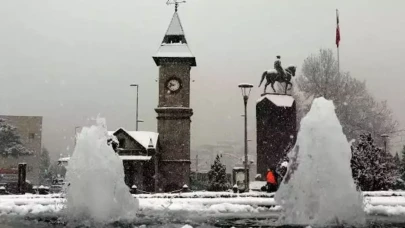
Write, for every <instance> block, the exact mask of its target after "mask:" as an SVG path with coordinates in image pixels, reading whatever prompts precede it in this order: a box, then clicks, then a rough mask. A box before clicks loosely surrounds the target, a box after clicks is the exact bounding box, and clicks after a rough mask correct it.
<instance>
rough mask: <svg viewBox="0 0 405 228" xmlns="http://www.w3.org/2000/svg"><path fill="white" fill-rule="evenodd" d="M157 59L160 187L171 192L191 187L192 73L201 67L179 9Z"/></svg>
mask: <svg viewBox="0 0 405 228" xmlns="http://www.w3.org/2000/svg"><path fill="white" fill-rule="evenodd" d="M176 9H177V5H176ZM153 60H154V61H155V63H156V65H157V66H158V67H159V103H158V107H157V108H156V109H155V111H156V113H157V128H158V129H157V130H158V133H159V140H160V145H161V149H160V150H159V151H160V152H159V162H158V163H159V165H158V173H159V175H158V185H159V188H160V189H161V190H162V191H165V192H169V191H174V190H179V189H181V188H182V186H183V185H185V184H187V185H190V183H189V182H190V163H191V162H190V124H191V116H192V115H193V110H192V109H191V108H190V70H191V67H194V66H196V65H197V64H196V60H195V57H194V56H193V54H192V53H191V51H190V49H189V47H188V45H187V40H186V37H185V34H184V30H183V27H182V25H181V22H180V18H179V15H178V13H177V10H176V11H175V12H174V14H173V17H172V20H171V22H170V25H169V28H168V29H167V31H166V34H165V36H164V38H163V41H162V44H161V45H160V47H159V50H158V52H157V53H156V54H155V55H154V56H153Z"/></svg>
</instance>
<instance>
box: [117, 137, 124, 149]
mask: <svg viewBox="0 0 405 228" xmlns="http://www.w3.org/2000/svg"><path fill="white" fill-rule="evenodd" d="M118 142H119V143H120V145H118V148H124V147H125V139H124V138H121V139H119V140H118Z"/></svg>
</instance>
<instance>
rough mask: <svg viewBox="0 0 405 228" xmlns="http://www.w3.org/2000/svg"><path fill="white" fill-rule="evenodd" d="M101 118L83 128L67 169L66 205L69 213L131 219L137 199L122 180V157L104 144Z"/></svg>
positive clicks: (96, 218) (99, 219)
mask: <svg viewBox="0 0 405 228" xmlns="http://www.w3.org/2000/svg"><path fill="white" fill-rule="evenodd" d="M106 129H107V128H106V126H105V120H103V119H100V118H98V119H97V125H96V126H92V127H90V128H87V127H85V128H83V130H82V131H81V133H80V134H79V135H78V139H77V145H76V148H75V151H74V153H73V155H72V157H71V158H70V161H69V169H68V172H67V178H66V179H67V182H68V183H69V184H70V185H69V187H68V188H67V195H66V199H67V202H66V209H67V214H68V216H70V217H73V218H76V219H80V218H91V219H92V220H94V221H96V222H108V221H110V220H118V219H131V218H134V217H135V213H136V211H137V209H138V206H139V202H138V200H137V199H134V198H133V197H132V196H131V194H130V193H129V189H128V187H127V186H126V185H125V183H124V168H123V164H122V160H121V159H120V158H119V157H118V155H117V154H115V152H114V150H113V149H112V148H111V147H109V146H108V145H107V139H108V133H107V130H106Z"/></svg>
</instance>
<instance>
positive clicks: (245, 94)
mask: <svg viewBox="0 0 405 228" xmlns="http://www.w3.org/2000/svg"><path fill="white" fill-rule="evenodd" d="M238 87H239V88H240V90H241V92H242V97H243V104H244V106H245V114H244V116H245V182H246V184H245V191H246V192H247V191H249V174H248V168H249V162H248V139H247V102H248V99H249V95H250V91H251V90H252V87H253V85H252V84H247V83H241V84H239V86H238Z"/></svg>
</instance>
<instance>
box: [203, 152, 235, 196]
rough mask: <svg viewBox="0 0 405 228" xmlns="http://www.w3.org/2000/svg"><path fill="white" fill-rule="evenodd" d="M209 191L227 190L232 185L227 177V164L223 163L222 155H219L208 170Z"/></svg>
mask: <svg viewBox="0 0 405 228" xmlns="http://www.w3.org/2000/svg"><path fill="white" fill-rule="evenodd" d="M208 179H209V182H208V191H225V190H227V189H229V187H230V185H229V183H228V181H227V179H226V166H225V165H224V164H222V163H221V157H220V156H219V155H217V157H216V158H215V161H214V164H213V165H211V170H210V171H209V172H208Z"/></svg>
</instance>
